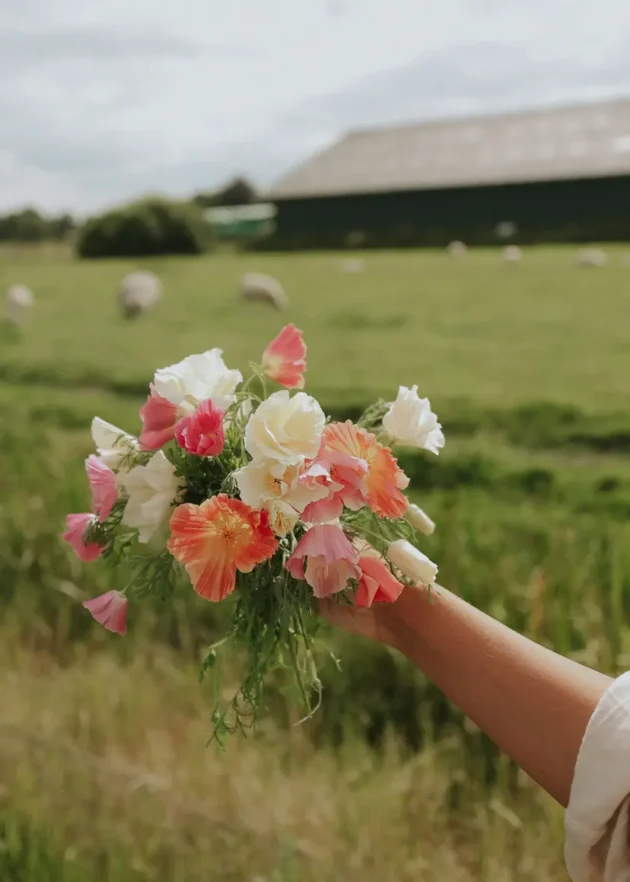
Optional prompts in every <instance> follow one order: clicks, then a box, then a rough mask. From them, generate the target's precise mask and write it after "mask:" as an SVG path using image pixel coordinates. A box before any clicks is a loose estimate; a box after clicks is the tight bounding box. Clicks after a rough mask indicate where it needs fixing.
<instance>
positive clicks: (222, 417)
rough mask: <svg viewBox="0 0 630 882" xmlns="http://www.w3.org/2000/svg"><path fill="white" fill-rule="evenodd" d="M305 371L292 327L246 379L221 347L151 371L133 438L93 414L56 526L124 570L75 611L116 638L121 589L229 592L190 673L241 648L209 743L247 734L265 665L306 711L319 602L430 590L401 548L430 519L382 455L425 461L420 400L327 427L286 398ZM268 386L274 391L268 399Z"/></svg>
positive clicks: (220, 596) (418, 564)
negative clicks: (88, 450) (225, 625)
mask: <svg viewBox="0 0 630 882" xmlns="http://www.w3.org/2000/svg"><path fill="white" fill-rule="evenodd" d="M305 370H306V346H305V344H304V340H303V335H302V332H301V331H299V330H298V329H297V328H295V327H294V326H293V325H287V327H285V328H284V329H283V330H282V331H281V332H280V333H279V334H278V336H277V337H276V338H275V339H274V340H273V341H272V342H271V343H270V344H269V346H268V347H267V349H266V350H265V352H264V353H263V357H262V361H261V363H260V364H252V365H251V375H250V376H249V378H248V379H247V380H245V381H243V377H242V375H241V373H240V372H239V371H237V370H229V369H228V368H227V367H226V365H225V364H224V361H223V357H222V350H220V349H211V350H209V351H207V352H204V353H202V354H199V355H191V356H189V357H188V358H185V359H184V360H183V361H181V362H179V363H178V364H174V365H171V366H170V367H165V368H162V369H160V370H158V371H157V372H156V374H155V376H154V378H153V383H152V384H151V385H150V392H149V396H148V398H147V401H146V403H145V404H144V406H143V407H142V408H141V410H140V418H141V420H142V431H141V432H140V435H139V437H137V438H136V437H134V436H132V435H128V434H127V433H125V432H123V431H122V430H120V429H118V428H116V427H115V426H113V425H111V424H110V423H107V422H105V421H104V420H102V419H100V418H99V417H95V418H94V421H93V423H92V436H93V440H94V444H95V446H96V453H95V454H92V455H91V456H89V457H88V459H87V460H86V471H87V477H88V481H89V485H90V490H91V495H92V512H90V513H86V514H70V515H68V517H67V532H66V533H65V534H64V539H66V541H67V542H69V543H70V545H71V546H72V548H73V549H74V551H75V552H76V554H77V555H78V556H79V558H80V559H81V560H83V561H94V560H96V559H97V558H99V557H100V556H103V557H104V558H107V559H108V560H110V561H111V562H112V563H114V564H116V563H118V562H120V561H121V560H125V561H126V562H127V564H128V566H129V567H130V569H131V573H132V578H131V580H130V583H129V584H128V585H127V587H126V588H124V589H123V590H120V591H108V592H107V593H106V594H103V595H102V596H100V597H96V598H94V599H92V600H88V601H86V602H85V603H84V606H85V607H86V608H87V610H88V611H89V612H90V613H91V614H92V616H93V617H94V618H95V619H96V621H97V622H99V623H100V624H101V625H103V626H104V627H105V628H107V629H108V630H110V631H113V632H115V633H118V634H124V633H125V632H126V619H127V608H128V603H129V600H128V595H130V594H131V595H133V596H134V597H138V598H140V597H142V596H143V595H145V594H147V593H150V592H156V591H161V592H164V593H167V594H168V593H172V592H173V591H174V590H176V589H178V588H179V586H180V584H181V583H182V582H187V581H189V583H190V584H192V588H193V589H194V590H195V591H196V592H197V594H198V595H199V596H200V597H202V598H203V599H204V600H206V601H211V602H217V601H222V600H224V599H225V598H226V597H228V596H229V595H231V594H232V593H234V594H235V600H236V603H235V605H234V607H233V618H232V624H231V628H230V630H229V633H228V634H227V636H226V637H225V638H223V639H222V640H221V641H219V643H218V644H215V646H213V647H211V648H210V650H209V651H208V654H207V655H206V657H205V659H204V661H203V664H202V674H203V673H205V672H206V671H207V670H208V669H209V668H210V667H211V666H212V665H213V663H214V660H215V659H216V656H217V651H218V649H219V648H220V647H225V645H226V644H227V643H230V642H231V643H233V644H235V645H238V646H240V647H242V648H243V649H244V650H245V659H246V667H245V672H244V676H243V680H242V682H241V685H240V688H239V689H238V690H237V692H236V694H235V695H234V697H233V699H232V700H231V701H229V702H227V703H220V704H219V705H218V706H217V708H216V709H215V711H214V715H213V723H214V727H215V735H216V736H217V737H219V738H221V736H223V735H225V734H226V733H228V732H231V731H233V730H234V729H237V728H238V729H245V728H246V727H248V726H251V725H252V724H253V722H254V721H255V719H256V716H257V713H258V711H259V710H260V708H261V707H262V704H263V697H264V696H263V693H264V686H265V679H266V676H267V674H268V673H269V672H270V671H271V670H272V669H273V668H275V667H277V666H278V665H284V666H288V667H289V668H290V669H291V670H292V672H293V675H294V682H295V684H296V685H297V686H298V687H299V692H300V695H301V698H302V700H303V702H304V704H305V708H306V715H307V716H308V715H310V714H311V713H312V711H313V709H314V707H315V706H316V705H317V702H318V700H319V696H320V693H321V687H320V685H319V680H318V677H317V671H316V667H315V663H314V660H313V654H312V637H313V633H314V630H315V627H316V622H317V617H316V615H314V614H315V613H316V604H317V599H318V598H325V597H330V596H333V595H334V596H335V598H337V599H338V600H339V601H340V602H346V603H352V604H354V605H355V606H357V607H369V606H371V605H372V604H374V603H393V602H394V601H395V600H396V599H397V598H398V596H399V594H400V593H401V591H402V590H403V586H404V585H405V584H409V585H418V584H422V585H428V586H431V584H432V583H433V581H434V580H435V577H436V574H437V567H436V566H435V564H434V563H432V562H431V561H430V560H429V559H428V558H427V557H426V556H425V555H424V554H422V552H420V551H419V550H418V549H417V548H416V547H415V541H416V540H417V533H418V532H420V533H424V534H427V535H428V534H429V533H431V532H432V531H433V528H434V525H433V523H432V521H431V520H430V519H429V518H428V517H427V516H426V515H425V514H424V512H423V511H422V510H421V509H420V508H418V507H417V506H415V505H412V504H410V503H409V502H408V500H407V497H406V496H405V494H404V492H403V491H404V490H405V489H406V487H407V486H408V484H409V479H408V478H407V476H406V475H405V474H404V472H403V471H402V469H401V468H400V467H399V465H398V463H397V461H396V459H395V458H394V456H393V454H392V450H391V445H393V444H401V445H404V446H406V447H416V448H423V449H426V450H429V451H431V452H432V453H434V454H437V453H438V452H439V450H440V448H441V447H442V446H443V445H444V435H443V433H442V430H441V427H440V424H439V422H438V420H437V417H436V415H435V414H434V413H433V412H432V411H431V406H430V403H429V401H428V400H427V399H422V398H420V397H419V396H418V392H417V387H416V386H413V387H412V388H410V389H408V388H406V387H404V386H403V387H401V388H400V389H399V392H398V397H397V399H396V401H394V402H393V403H389V404H387V403H385V402H377V403H376V404H374V405H372V406H370V407H369V408H368V409H367V410H366V411H365V413H364V414H363V416H362V417H361V418H360V419H359V420H358V422H357V423H352V422H350V421H346V422H331V421H330V420H327V418H326V416H325V414H324V412H323V410H322V408H321V407H320V405H319V403H318V402H317V401H316V400H315V399H314V398H313V397H311V396H309V395H307V394H306V393H305V392H302V391H297V392H296V393H295V394H293V395H291V394H290V392H289V391H288V390H301V389H303V387H304V372H305ZM270 382H271V383H274V384H277V385H279V386H282V387H284V388H283V389H280V390H278V391H274V392H271V393H269V392H268V385H269V383H270ZM182 577H183V578H182ZM186 577H187V579H186Z"/></svg>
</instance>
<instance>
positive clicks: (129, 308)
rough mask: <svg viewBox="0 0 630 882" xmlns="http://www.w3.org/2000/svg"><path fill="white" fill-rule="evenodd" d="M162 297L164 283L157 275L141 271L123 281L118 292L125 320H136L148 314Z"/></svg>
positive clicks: (119, 303) (130, 274)
mask: <svg viewBox="0 0 630 882" xmlns="http://www.w3.org/2000/svg"><path fill="white" fill-rule="evenodd" d="M161 296H162V283H161V282H160V280H159V278H158V277H157V276H156V275H155V273H151V272H146V271H139V272H135V273H129V275H127V276H125V278H124V279H123V280H122V283H121V286H120V290H119V292H118V305H119V306H120V310H121V312H122V314H123V317H124V318H127V319H131V318H136V317H137V316H139V315H141V314H142V313H143V312H148V311H149V310H150V309H153V307H154V306H155V305H156V304H157V302H158V301H159V300H160V298H161Z"/></svg>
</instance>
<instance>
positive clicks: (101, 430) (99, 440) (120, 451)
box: [92, 417, 138, 471]
mask: <svg viewBox="0 0 630 882" xmlns="http://www.w3.org/2000/svg"><path fill="white" fill-rule="evenodd" d="M92 440H93V441H94V446H95V447H96V452H97V453H98V455H99V456H100V458H101V459H102V461H103V463H104V464H105V465H106V466H107V467H108V468H110V469H112V471H118V470H119V469H120V468H121V464H122V461H123V460H124V459H125V458H126V457H128V456H129V454H130V453H132V452H134V451H136V450H137V449H138V440H137V438H134V437H133V435H128V434H127V433H126V432H123V430H122V429H119V428H118V426H114V425H112V424H111V423H108V422H107V421H106V420H102V419H101V418H100V417H94V419H93V420H92Z"/></svg>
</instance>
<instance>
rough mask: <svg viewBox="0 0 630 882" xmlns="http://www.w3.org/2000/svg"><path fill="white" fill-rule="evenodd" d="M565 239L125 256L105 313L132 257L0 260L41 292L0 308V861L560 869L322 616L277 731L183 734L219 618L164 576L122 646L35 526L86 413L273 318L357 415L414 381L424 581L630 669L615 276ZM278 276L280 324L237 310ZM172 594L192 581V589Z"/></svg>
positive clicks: (384, 660)
mask: <svg viewBox="0 0 630 882" xmlns="http://www.w3.org/2000/svg"><path fill="white" fill-rule="evenodd" d="M609 251H610V262H609V265H608V267H606V268H605V269H599V270H588V269H578V268H577V267H575V266H574V265H573V250H572V249H560V248H549V249H542V248H541V249H535V250H532V251H531V252H526V255H525V258H524V261H523V263H522V264H521V265H520V266H505V265H504V264H503V263H502V262H501V260H500V258H499V255H498V253H497V252H495V251H491V250H488V251H485V250H480V251H479V252H474V253H471V254H469V255H468V257H467V258H466V259H464V260H460V261H456V260H452V259H449V258H448V257H447V256H446V255H443V254H441V253H430V252H427V253H423V252H404V253H403V252H385V253H382V254H367V255H365V260H366V272H365V273H364V274H358V275H343V274H342V273H341V272H340V271H339V257H337V256H335V255H331V254H317V255H306V256H302V255H295V256H286V255H285V256H277V255H274V256H269V255H260V256H259V255H219V256H213V257H208V258H204V259H195V260H192V259H191V260H168V261H166V260H165V261H153V262H151V261H149V262H145V263H144V264H143V267H146V268H149V269H154V270H155V271H157V272H158V273H159V274H160V276H161V278H162V279H163V282H164V285H165V291H166V293H165V297H164V300H163V302H162V303H161V304H160V306H159V307H158V309H157V310H156V311H155V312H154V313H152V314H151V315H148V316H146V317H143V318H142V319H141V320H139V321H137V322H130V323H124V322H123V321H122V319H120V318H119V316H118V313H117V310H116V300H115V291H116V287H117V284H118V282H119V280H120V278H121V276H122V275H123V274H124V273H125V272H126V271H128V270H129V269H132V268H135V266H134V265H132V264H131V263H129V262H123V261H107V262H98V263H77V262H74V261H73V260H72V259H71V258H70V257H69V256H66V255H63V254H61V253H55V252H54V251H49V252H34V253H33V252H28V251H25V252H20V253H3V254H0V288H2V286H5V287H6V286H7V285H9V284H12V283H25V284H28V285H29V286H30V287H31V288H32V289H33V291H34V293H35V296H36V299H37V306H36V309H35V311H34V314H33V316H32V320H31V321H30V322H29V324H28V325H27V326H26V327H24V329H23V330H21V331H20V332H17V333H16V332H14V330H13V329H11V328H8V327H6V326H2V327H0V450H1V455H2V469H0V603H1V604H2V618H1V622H2V624H1V625H0V647H1V649H0V708H2V712H1V713H0V878H2V879H4V878H7V879H11V880H13V879H15V880H20V882H21V880H32V882H48V880H53V879H54V880H61V882H68V880H70V882H83V880H92V879H98V880H99V882H100V880H103V882H127V880H137V879H148V878H150V879H156V880H164V882H170V880H175V879H177V880H184V882H188V880H197V879H199V880H201V879H204V880H209V879H211V880H214V879H217V880H247V882H262V880H265V882H293V880H320V879H332V878H343V879H348V880H354V879H356V880H359V879H361V880H365V882H372V880H374V882H376V880H379V882H380V880H390V879H391V880H418V879H425V878H426V879H433V878H436V876H438V877H440V878H448V879H449V880H460V879H461V880H473V879H485V878H492V879H499V880H506V882H507V880H517V879H518V880H521V879H532V880H533V879H540V878H544V879H549V880H562V879H565V876H564V871H563V869H562V859H561V850H562V815H561V813H560V812H559V811H558V810H557V808H556V807H555V806H553V805H552V804H551V802H550V801H549V800H547V799H546V798H545V797H544V796H543V795H542V794H540V793H538V792H537V790H536V788H535V787H533V786H532V785H531V784H530V783H529V782H528V781H527V780H526V779H525V778H524V777H523V776H522V775H520V774H519V773H518V772H517V771H516V770H515V769H514V768H513V767H512V766H511V765H510V764H509V763H508V762H507V761H505V760H504V759H502V758H501V757H499V756H498V754H497V752H496V750H495V749H494V748H493V747H492V745H490V744H489V743H488V742H487V741H486V740H485V738H484V737H483V736H482V735H481V734H480V733H479V732H477V731H476V730H475V729H474V727H471V726H470V724H468V723H466V722H465V721H464V720H462V719H461V717H460V715H459V714H458V713H457V711H456V710H455V709H453V708H452V707H450V706H449V705H448V703H447V702H445V700H444V699H443V698H442V697H441V696H440V695H439V694H437V692H436V691H435V690H434V689H433V687H432V686H431V684H429V683H427V682H426V681H425V680H424V678H423V677H422V676H421V675H420V674H419V673H418V672H415V671H412V670H410V669H409V667H408V666H407V665H406V664H404V663H403V662H402V661H401V660H400V659H397V658H396V657H394V656H393V654H391V653H389V652H387V651H385V650H379V649H376V648H372V647H366V646H364V645H362V644H360V643H359V642H358V641H355V640H352V639H350V638H343V637H341V636H340V635H335V636H334V637H332V636H331V640H333V641H334V645H335V648H336V650H337V652H338V653H339V654H340V656H341V658H342V671H341V673H335V672H333V671H331V670H330V669H328V668H325V669H324V679H325V700H324V706H323V708H322V711H321V713H320V714H319V715H318V717H317V718H316V719H314V720H313V721H311V722H310V723H309V724H308V725H306V726H302V727H299V728H297V729H294V728H291V727H287V714H286V712H285V709H284V704H283V699H282V695H281V694H280V693H279V692H277V691H276V690H275V689H273V690H272V691H271V693H270V705H271V706H272V707H273V708H274V712H273V713H270V716H269V719H268V721H267V722H266V723H265V725H264V726H263V727H262V730H261V732H260V733H259V734H258V736H257V737H256V738H254V739H251V740H248V741H246V742H243V741H237V742H235V743H233V744H231V745H230V747H229V748H228V752H227V754H225V755H224V756H218V755H217V754H216V752H215V751H214V750H213V749H206V747H205V740H206V735H207V733H208V719H207V711H208V707H209V705H210V698H209V696H208V695H207V694H206V693H205V692H204V690H203V689H202V688H201V687H199V686H198V685H197V683H196V679H195V669H196V664H197V661H198V658H199V655H200V653H201V652H202V650H203V647H204V646H205V645H206V644H207V641H208V640H210V639H212V637H213V636H214V635H215V634H216V633H217V632H218V631H219V630H220V628H221V618H222V616H223V615H224V614H225V613H224V612H222V611H221V610H217V609H216V608H214V607H210V605H207V604H203V603H202V602H201V601H198V600H197V599H196V598H195V597H194V595H193V596H186V597H178V598H176V600H175V602H174V603H173V604H172V605H169V606H168V608H163V607H162V608H158V607H149V608H147V609H146V613H145V615H143V616H137V615H134V616H133V617H132V621H131V623H130V624H131V629H132V633H131V634H130V635H129V637H128V638H127V639H126V640H125V641H118V640H114V639H112V638H111V637H110V635H107V634H105V633H104V632H99V631H97V630H96V629H95V628H94V627H93V626H92V623H91V621H90V620H89V619H88V617H87V616H85V615H84V614H83V611H82V610H81V607H80V604H79V603H78V601H79V600H80V599H82V598H84V597H86V596H89V595H91V594H92V593H94V592H96V591H98V590H105V589H106V588H107V587H115V586H116V584H117V582H116V579H117V578H122V576H123V575H124V574H120V575H118V576H117V575H113V574H112V573H111V572H110V571H108V570H107V569H105V568H104V567H101V566H100V565H99V564H97V565H94V566H93V567H85V566H84V565H81V564H80V563H79V562H78V561H77V560H76V559H74V558H73V557H72V555H71V553H69V551H68V550H67V549H66V548H65V547H63V546H62V544H61V543H60V542H59V532H60V529H61V526H62V522H63V517H64V514H65V513H66V512H67V511H71V510H82V509H84V508H85V505H86V501H87V494H86V488H85V483H84V474H83V468H82V458H83V457H84V456H85V455H86V454H87V453H88V452H90V438H89V422H90V420H91V418H92V416H93V415H94V414H95V413H97V414H99V415H100V416H102V417H103V418H105V419H108V420H110V421H112V422H114V423H116V424H118V425H121V426H122V427H124V428H125V429H127V430H129V431H131V432H135V431H137V430H138V427H139V420H138V408H139V406H140V405H141V403H142V399H143V396H144V395H145V394H146V388H147V384H148V382H149V380H150V378H151V376H152V373H153V371H154V369H155V368H156V367H159V366H162V365H164V364H168V363H170V362H171V361H174V360H177V359H179V358H181V357H183V356H185V355H187V354H189V353H191V352H196V351H202V350H203V349H206V348H210V347H212V346H217V345H218V346H220V347H222V348H223V349H224V355H225V359H226V361H227V363H228V364H229V365H231V366H232V365H233V366H239V367H241V368H246V366H247V362H248V361H249V360H252V359H257V358H258V357H259V356H260V352H261V351H262V349H263V348H264V346H265V344H266V342H267V341H268V340H269V339H270V338H271V337H272V336H273V335H274V334H275V333H276V332H277V330H278V329H279V328H280V326H281V324H282V322H283V321H284V320H285V318H286V320H291V321H293V322H295V323H296V324H297V325H298V326H300V327H302V328H303V329H304V331H305V333H306V337H307V342H308V344H309V347H310V349H309V374H308V384H307V386H308V390H309V391H311V392H312V393H313V394H315V395H317V396H318V397H319V398H320V400H321V402H322V404H323V405H324V406H325V407H326V408H327V409H329V410H331V411H332V412H334V413H335V415H339V416H342V415H344V414H349V415H352V414H354V413H355V412H356V411H357V409H359V408H361V407H362V406H363V405H365V404H366V403H368V402H369V401H371V400H373V399H374V398H375V397H376V396H378V395H383V396H387V397H390V396H393V394H394V393H395V390H396V386H397V385H398V384H399V383H406V384H411V383H418V385H419V388H420V392H421V394H425V395H428V396H429V397H430V398H431V400H432V403H433V405H434V408H435V409H436V410H437V411H438V413H439V414H440V416H441V417H442V419H443V422H444V424H445V430H446V434H447V447H446V449H445V451H444V453H443V455H442V456H440V458H439V460H433V461H430V460H428V459H425V458H422V457H418V456H415V455H404V456H403V457H401V459H402V460H403V464H404V466H405V468H406V470H407V471H408V473H409V474H410V475H411V476H412V478H413V485H414V493H415V495H416V496H417V498H418V500H420V501H421V502H422V504H423V507H425V508H426V509H427V510H428V511H429V512H430V513H431V515H432V516H433V517H434V519H435V520H436V521H437V522H438V531H437V532H436V534H435V536H434V537H431V539H430V540H427V541H426V543H425V545H424V546H423V548H424V550H426V551H427V553H429V554H430V555H431V556H432V557H433V558H434V559H435V560H437V561H438V563H439V565H440V575H441V581H442V582H443V584H446V585H448V586H449V587H452V588H453V589H454V590H456V591H458V592H459V593H461V594H462V595H463V596H465V597H466V598H468V599H470V600H471V601H472V602H474V603H475V604H477V605H479V606H480V607H482V608H484V609H486V610H488V611H490V612H491V613H492V614H493V615H495V616H497V617H498V618H500V619H501V620H503V621H506V622H507V623H509V624H510V625H511V626H513V627H515V628H517V629H518V630H520V631H522V632H523V633H526V634H528V635H531V636H533V637H534V638H535V639H538V640H541V641H542V642H544V643H546V644H548V645H551V646H553V647H554V648H557V649H558V650H560V651H562V652H565V653H567V654H570V655H572V656H573V657H575V658H578V659H580V660H582V661H585V662H586V663H589V664H593V665H596V666H599V667H601V668H603V669H606V670H608V671H611V672H615V671H618V670H621V669H624V668H627V667H630V629H629V628H628V622H630V541H629V540H630V526H629V525H628V522H629V520H630V458H629V457H628V455H627V454H628V451H629V450H630V412H629V409H628V407H627V382H628V381H627V378H628V376H630V347H629V346H628V344H627V342H626V335H627V331H626V327H627V325H628V324H629V322H628V320H627V318H630V269H628V268H627V267H624V265H623V261H622V256H623V251H622V250H621V249H612V248H611V249H610V250H609ZM247 270H258V271H261V272H268V273H271V274H273V275H276V276H277V277H278V278H279V279H280V280H281V281H282V283H283V284H284V285H285V287H286V290H287V292H288V294H289V296H290V299H291V308H290V310H289V311H288V312H287V314H286V317H285V316H280V315H278V314H277V313H274V312H272V311H270V310H266V309H265V308H264V307H260V306H254V305H251V304H244V303H242V302H241V301H240V300H239V298H238V296H237V292H238V279H239V277H240V275H241V274H242V273H243V272H245V271H247ZM191 594H192V592H191Z"/></svg>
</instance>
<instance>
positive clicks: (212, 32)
mask: <svg viewBox="0 0 630 882" xmlns="http://www.w3.org/2000/svg"><path fill="white" fill-rule="evenodd" d="M0 77H1V80H0V81H1V82H2V90H1V91H0V120H1V123H0V210H6V209H8V208H13V207H18V206H22V205H25V204H29V203H30V204H36V205H38V206H39V207H41V208H43V209H45V210H48V211H60V210H70V211H73V212H80V213H85V212H88V211H92V210H94V209H98V208H102V207H106V206H109V205H111V204H113V203H116V202H117V201H120V200H124V199H127V198H130V197H133V196H137V195H139V194H142V193H146V192H164V193H171V194H174V195H187V194H189V193H191V192H193V191H195V190H197V189H209V188H212V187H214V186H215V185H218V184H220V183H223V182H224V181H225V179H227V178H229V177H230V176H232V175H233V174H236V173H243V174H246V175H248V176H250V177H251V178H252V179H253V180H254V181H255V182H256V183H257V184H258V185H261V186H265V185H267V184H269V183H271V182H272V181H273V180H274V179H275V178H276V177H277V176H278V175H280V174H281V173H283V172H284V171H286V170H287V168H289V167H290V166H292V165H293V164H295V163H296V162H299V161H301V160H303V159H305V158H306V157H308V156H309V154H310V153H312V152H313V151H314V150H317V149H319V148H321V147H322V146H324V145H326V144H328V143H330V142H331V141H333V140H334V139H335V138H336V137H337V136H338V135H339V134H341V133H342V132H343V131H344V130H345V129H346V128H356V127H359V126H368V125H370V126H371V125H378V124H385V123H391V122H397V121H400V120H414V119H421V118H423V117H435V116H442V115H445V114H459V113H469V112H485V111H488V110H491V111H492V110H503V109H515V108H519V107H522V106H526V105H540V104H546V103H558V102H563V101H575V100H586V99H590V98H597V97H600V96H609V95H629V96H630V0H596V2H595V0H264V2H263V0H230V2H229V3H228V2H227V0H221V2H217V0H176V2H170V3H167V4H165V5H162V4H160V3H159V2H158V0H0Z"/></svg>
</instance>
